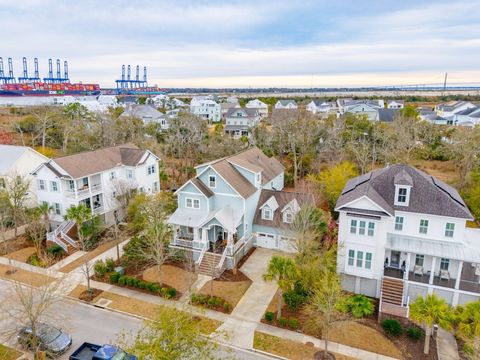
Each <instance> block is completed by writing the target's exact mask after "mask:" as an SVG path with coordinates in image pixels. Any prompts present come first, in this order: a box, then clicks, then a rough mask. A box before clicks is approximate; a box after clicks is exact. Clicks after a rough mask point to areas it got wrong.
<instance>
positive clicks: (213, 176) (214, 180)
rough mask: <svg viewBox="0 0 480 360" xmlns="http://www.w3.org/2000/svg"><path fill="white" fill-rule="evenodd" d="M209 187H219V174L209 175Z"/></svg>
mask: <svg viewBox="0 0 480 360" xmlns="http://www.w3.org/2000/svg"><path fill="white" fill-rule="evenodd" d="M212 178H213V186H212ZM208 187H209V188H210V189H216V188H217V176H216V175H208Z"/></svg>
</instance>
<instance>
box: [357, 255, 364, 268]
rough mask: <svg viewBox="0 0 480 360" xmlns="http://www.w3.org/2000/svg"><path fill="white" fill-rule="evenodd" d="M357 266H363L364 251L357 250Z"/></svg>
mask: <svg viewBox="0 0 480 360" xmlns="http://www.w3.org/2000/svg"><path fill="white" fill-rule="evenodd" d="M357 267H359V268H361V267H363V251H357Z"/></svg>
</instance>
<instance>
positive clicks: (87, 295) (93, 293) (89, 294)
mask: <svg viewBox="0 0 480 360" xmlns="http://www.w3.org/2000/svg"><path fill="white" fill-rule="evenodd" d="M102 292H103V291H102V290H99V289H94V288H92V289H91V290H90V291H88V290H85V291H83V292H82V293H81V294H80V295H78V298H79V299H80V300H82V301H86V302H91V301H92V300H93V299H95V298H96V297H97V296H98V295H100V294H101V293H102Z"/></svg>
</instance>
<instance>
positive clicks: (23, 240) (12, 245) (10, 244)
mask: <svg viewBox="0 0 480 360" xmlns="http://www.w3.org/2000/svg"><path fill="white" fill-rule="evenodd" d="M31 246H32V242H31V241H30V240H28V239H27V237H26V236H24V235H20V236H18V237H17V238H16V239H10V240H6V241H2V242H1V243H0V255H1V256H5V255H7V254H12V253H14V252H16V251H19V250H21V249H25V248H28V247H31Z"/></svg>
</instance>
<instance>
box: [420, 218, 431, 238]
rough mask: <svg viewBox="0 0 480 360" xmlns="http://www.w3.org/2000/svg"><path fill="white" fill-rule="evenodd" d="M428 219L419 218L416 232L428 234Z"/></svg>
mask: <svg viewBox="0 0 480 360" xmlns="http://www.w3.org/2000/svg"><path fill="white" fill-rule="evenodd" d="M428 225H429V222H428V219H420V226H419V228H418V233H419V234H423V235H426V234H428Z"/></svg>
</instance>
